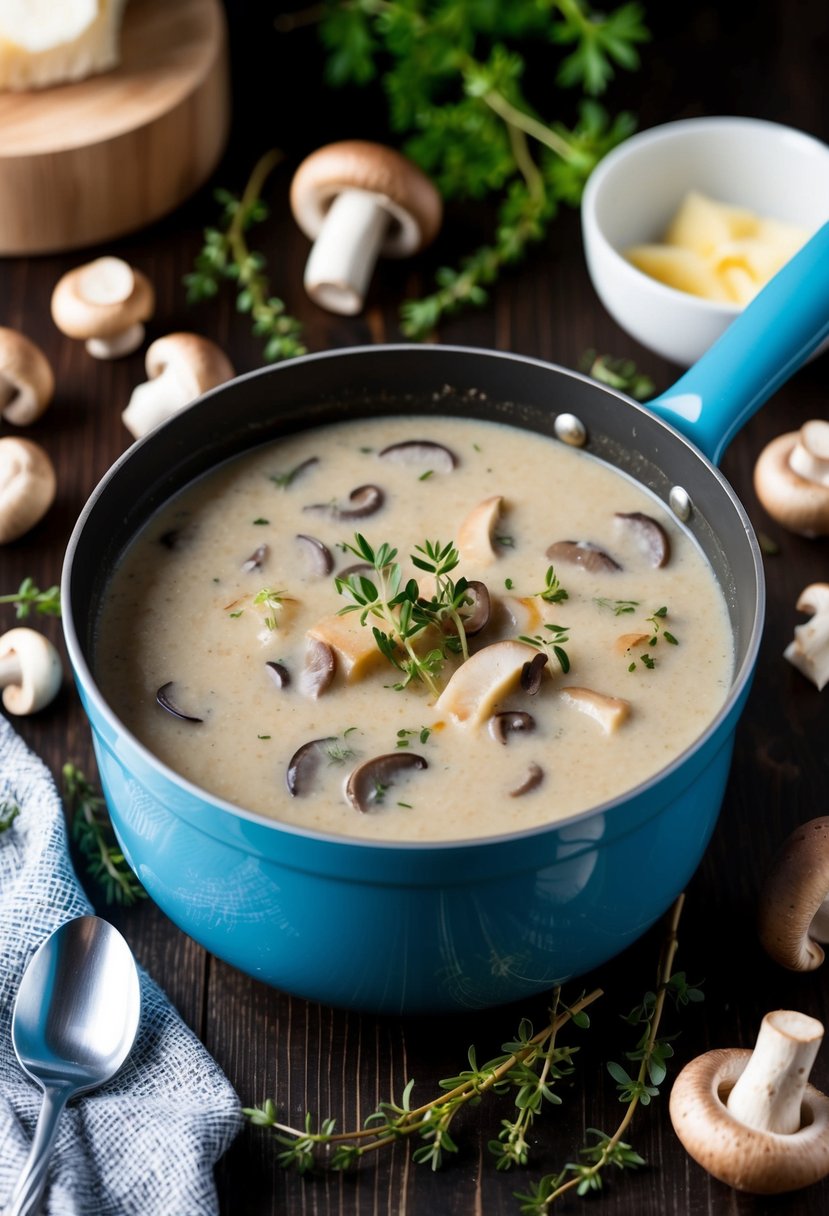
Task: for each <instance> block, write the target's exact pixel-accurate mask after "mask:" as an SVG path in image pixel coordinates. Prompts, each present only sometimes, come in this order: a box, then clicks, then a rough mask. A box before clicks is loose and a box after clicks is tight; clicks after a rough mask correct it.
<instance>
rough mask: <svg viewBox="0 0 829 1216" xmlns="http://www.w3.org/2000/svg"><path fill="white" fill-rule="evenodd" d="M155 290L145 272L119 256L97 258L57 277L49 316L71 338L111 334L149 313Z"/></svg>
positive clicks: (145, 317)
mask: <svg viewBox="0 0 829 1216" xmlns="http://www.w3.org/2000/svg"><path fill="white" fill-rule="evenodd" d="M154 308H155V292H154V291H153V288H152V284H151V283H150V281H149V279H148V278H147V277H146V275H143V274H142V273H141V271H140V270H136V269H134V268H133V267H131V266H128V265H127V263H126V262H123V261H122V260H121V259H120V258H109V257H107V258H96V259H95V261H94V262H87V263H86V265H84V266H76V267H75V269H74V270H70V271H68V272H67V273H66V274H65V275H64V276H63V278H61V279H59V280H58V282H57V285H56V286H55V289H54V291H53V292H52V320H53V321H54V322H55V325H57V327H58V329H59V330H60V331H61V333H64V334H66V335H67V336H68V337H70V338H81V339H88V338H110V337H113V336H114V335H116V334H120V333H122V332H123V331H124V330H126V329H129V328H130V326H131V325H135V324H137V323H140V322H142V321H146V320H147V319H148V318H149V317H151V316H152V313H153V309H154Z"/></svg>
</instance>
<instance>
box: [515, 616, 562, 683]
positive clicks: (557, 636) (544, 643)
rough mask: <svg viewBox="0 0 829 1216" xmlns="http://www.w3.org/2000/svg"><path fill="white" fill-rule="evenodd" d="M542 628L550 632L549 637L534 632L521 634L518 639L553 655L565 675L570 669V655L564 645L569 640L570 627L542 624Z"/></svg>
mask: <svg viewBox="0 0 829 1216" xmlns="http://www.w3.org/2000/svg"><path fill="white" fill-rule="evenodd" d="M543 628H544V629H546V630H547V631H548V632H549V633H550V634H551V636H550V637H548V638H546V637H544V636H543V635H542V634H540V633H536V634H534V636H533V637H528V636H527V635H526V634H521V635H520V636H519V638H518V641H519V642H526V643H527V645H528V646H535V647H536V649H537V650H541V651H546V652H547V654H552V655H554V656H555V658H556V660H557V662H558V665H559V667H560V668H561V670H562V671H563V672H564V674H565V675H566V674H567V672H568V671H569V670H570V656H569V655H568V654H567V651H566V650H565V649H564V647H565V646H566V645H567V643H568V642H569V641H570V628H569V626H568V625H544V626H543Z"/></svg>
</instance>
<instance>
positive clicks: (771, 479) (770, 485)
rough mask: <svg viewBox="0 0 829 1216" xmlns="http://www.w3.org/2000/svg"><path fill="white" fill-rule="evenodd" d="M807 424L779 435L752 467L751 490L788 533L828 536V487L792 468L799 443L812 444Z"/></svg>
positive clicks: (808, 424)
mask: <svg viewBox="0 0 829 1216" xmlns="http://www.w3.org/2000/svg"><path fill="white" fill-rule="evenodd" d="M810 426H812V424H811V423H807V424H806V426H804V427H803V429H802V430H801V431H789V432H787V433H786V434H785V435H779V436H778V437H777V439H773V440H772V441H771V443H770V444H768V446H767V447H765V448H764V449H763V451H762V452H761V453H760V456H759V457H758V459H757V463H756V464H755V466H754V489H755V491H756V493H757V497H758V498H759V499H760V502H761V503H762V504H763V506H764V507H765V508H766V510H767V511H768V513H769V515H770V516H771V517H772V519H775V520H776V521H777V522H778V523H779V524H782V526H783V527H784V528H787V529H788V530H789V531H790V532H797V533H799V534H800V535H801V536H826V535H829V485H827V484H822V483H821V482H820V481H812V480H810V479H809V478H807V477H804V476H802V475H801V474H800V473H798V472H796V470H795V469H794V468H793V467H792V464H791V458H792V454H793V452H794V451H795V448H796V447H797V446H798V443H801V442H803V440H804V439H805V440H806V442H807V443H810V442H812V440H811V439H810V435H811V434H812V431H813V430H814V428H812V431H809V430H808V429H807V428H809V427H810Z"/></svg>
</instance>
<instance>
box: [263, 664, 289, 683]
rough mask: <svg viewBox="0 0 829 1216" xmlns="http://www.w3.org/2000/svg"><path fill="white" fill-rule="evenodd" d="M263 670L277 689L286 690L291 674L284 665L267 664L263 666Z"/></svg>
mask: <svg viewBox="0 0 829 1216" xmlns="http://www.w3.org/2000/svg"><path fill="white" fill-rule="evenodd" d="M265 670H266V671H267V673H268V675H269V676H270V677H271V679H272V680H273V682H274V684H275V685H276V687H277V688H287V687H288V685H289V684H290V682H291V673H290V672H289V671H288V668H287V667H286V666H285V664H284V663H274V662H268V663H266V664H265Z"/></svg>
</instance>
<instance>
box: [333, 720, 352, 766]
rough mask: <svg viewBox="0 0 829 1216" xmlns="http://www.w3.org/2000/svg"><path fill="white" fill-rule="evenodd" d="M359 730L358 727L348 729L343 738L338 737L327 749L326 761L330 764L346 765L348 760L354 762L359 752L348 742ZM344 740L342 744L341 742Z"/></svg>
mask: <svg viewBox="0 0 829 1216" xmlns="http://www.w3.org/2000/svg"><path fill="white" fill-rule="evenodd" d="M357 729H358V727H356V726H349V727H347V728H346V729H345V730H344V731H343V733H342V736H337V737H336V738H335V739H334V740H333V741H332V742H331V743H329V744H328V746H327V747H326V749H325V755H326V759H327V760H328V763H329V764H345V763H346V761H348V760H353V759H354V758H355V757H356V755H357V752H356V750H355V749H354V748H353V747H352V746H351V744H350V743H349V742H348V736H349V735H353V734H354V732H355V731H356V730H357ZM340 739H342V742H340Z"/></svg>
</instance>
